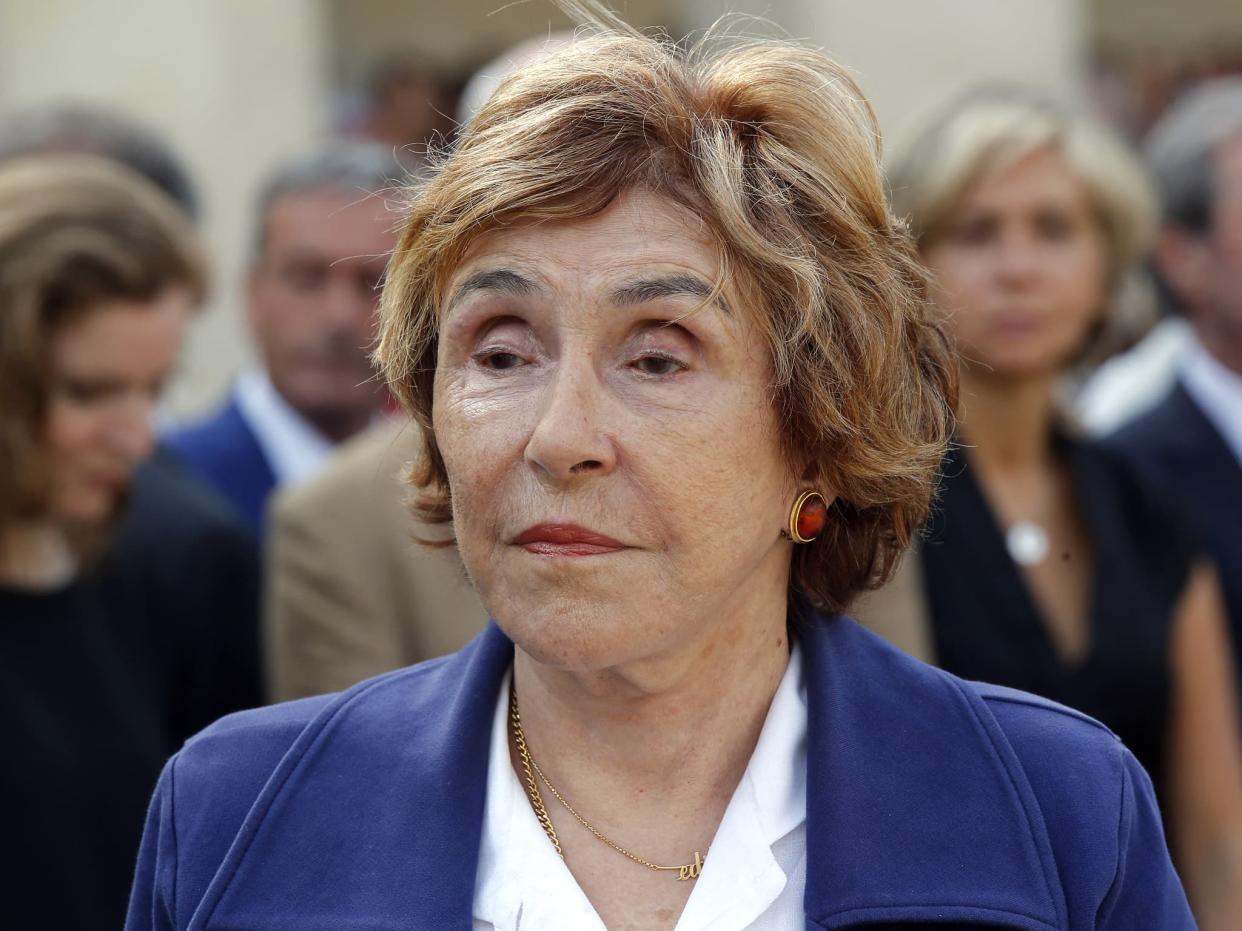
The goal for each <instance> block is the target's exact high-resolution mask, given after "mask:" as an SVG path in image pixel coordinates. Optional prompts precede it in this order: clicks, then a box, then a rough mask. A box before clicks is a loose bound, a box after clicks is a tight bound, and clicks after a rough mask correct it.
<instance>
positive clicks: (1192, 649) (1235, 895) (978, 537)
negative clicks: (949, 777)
mask: <svg viewBox="0 0 1242 931" xmlns="http://www.w3.org/2000/svg"><path fill="white" fill-rule="evenodd" d="M891 184H892V190H893V198H894V203H895V206H896V209H897V210H898V212H899V213H901V214H903V215H904V216H906V217H908V219H909V221H910V223H911V226H912V228H913V231H914V233H915V235H916V236H917V238H918V242H919V248H920V251H921V253H922V255H923V258H924V259H925V261H926V262H927V264H928V266H929V268H930V270H931V272H932V275H933V280H934V283H935V284H934V287H933V292H932V293H933V295H934V297H935V300H936V303H937V304H938V305H939V307H940V310H941V313H942V315H943V317H944V319H945V320H946V322H947V326H948V329H949V331H950V333H951V334H952V335H953V337H954V340H955V342H956V343H957V345H958V347H959V350H960V352H961V355H962V360H963V367H962V392H961V403H960V407H959V417H960V424H959V431H958V438H957V440H958V441H957V442H956V443H955V444H954V445H953V446H952V448H951V451H950V453H949V455H948V457H947V458H946V460H945V465H944V469H943V471H944V480H943V484H942V492H941V499H940V502H939V505H938V507H937V508H936V509H935V511H934V512H933V516H932V519H931V522H930V525H929V527H928V529H927V532H926V535H925V536H926V538H925V540H924V541H923V543H922V545H921V546H920V548H919V549H918V552H917V554H916V555H915V556H914V557H912V558H911V559H910V560H908V562H907V564H906V565H905V566H903V569H902V571H901V578H899V579H898V581H897V583H896V584H895V585H894V586H893V587H892V588H890V589H888V590H886V591H882V592H880V593H878V594H877V595H876V596H874V598H873V599H872V600H871V601H870V602H869V603H868V604H867V606H866V608H865V609H864V611H863V612H862V614H863V617H864V619H865V620H867V621H869V622H874V626H875V627H876V628H877V629H879V630H881V631H882V632H885V633H887V634H889V635H891V636H892V637H893V639H895V640H896V641H898V642H900V643H902V644H903V645H906V646H909V647H911V648H912V650H913V652H915V653H916V654H917V655H920V656H922V658H924V659H927V660H929V661H933V662H936V663H937V664H939V665H940V666H941V667H942V668H944V669H947V670H948V671H950V672H953V673H955V674H957V675H959V676H962V677H963V678H967V679H980V680H985V681H990V682H995V683H998V684H1001V685H1008V686H1012V687H1014V688H1019V689H1024V690H1027V691H1031V692H1034V693H1036V694H1040V695H1044V696H1046V697H1048V698H1052V699H1055V700H1056V701H1059V702H1063V703H1064V704H1066V705H1069V706H1070V707H1072V708H1075V709H1077V710H1079V711H1082V712H1085V713H1086V714H1089V715H1091V716H1093V717H1095V718H1098V719H1099V720H1100V721H1101V722H1103V723H1104V724H1105V725H1107V726H1108V727H1110V728H1111V729H1112V730H1113V731H1114V732H1115V733H1116V734H1117V735H1118V736H1120V737H1121V739H1122V740H1123V741H1124V742H1125V743H1126V745H1127V746H1128V747H1129V748H1130V750H1131V751H1133V752H1134V754H1135V755H1136V756H1137V757H1138V758H1139V760H1140V761H1141V762H1142V763H1143V765H1144V766H1145V767H1146V768H1147V770H1148V772H1149V773H1150V774H1151V776H1152V778H1153V780H1154V781H1155V786H1156V791H1157V796H1158V797H1159V798H1160V800H1161V803H1162V807H1163V809H1164V815H1165V821H1166V824H1167V825H1168V826H1169V829H1170V835H1171V838H1172V841H1173V844H1174V850H1175V852H1176V853H1177V855H1178V863H1179V865H1180V867H1181V868H1182V870H1183V871H1184V872H1183V878H1184V879H1185V880H1186V883H1187V888H1188V891H1189V892H1190V895H1191V899H1192V903H1193V904H1194V905H1195V907H1196V911H1197V913H1198V915H1199V918H1200V921H1201V922H1202V924H1203V926H1204V927H1205V928H1213V929H1217V928H1236V927H1238V925H1237V924H1236V921H1237V919H1238V916H1240V915H1242V755H1240V751H1239V743H1238V738H1239V734H1238V722H1237V719H1236V716H1235V714H1234V709H1235V708H1236V702H1235V698H1234V696H1235V691H1234V690H1235V683H1234V676H1233V671H1232V669H1231V663H1230V659H1229V649H1228V645H1227V641H1226V637H1225V627H1224V616H1223V613H1222V604H1221V596H1220V591H1219V584H1218V580H1217V578H1216V574H1215V570H1214V567H1213V566H1212V565H1211V564H1210V562H1209V561H1207V560H1206V559H1205V558H1204V556H1203V554H1202V553H1201V551H1200V549H1199V547H1198V545H1197V543H1196V541H1195V540H1194V539H1193V537H1192V535H1191V534H1190V532H1189V530H1188V527H1187V526H1186V524H1185V522H1184V519H1183V517H1182V515H1180V514H1179V513H1177V511H1176V510H1175V509H1174V507H1173V506H1172V504H1171V503H1170V501H1169V500H1168V499H1167V498H1166V496H1165V495H1164V494H1163V492H1162V491H1161V490H1160V489H1152V488H1148V487H1145V486H1144V485H1143V483H1142V482H1141V481H1140V480H1139V478H1138V476H1137V475H1136V474H1134V473H1133V472H1132V470H1131V469H1129V468H1128V467H1127V466H1126V464H1125V463H1124V462H1122V461H1121V460H1120V459H1119V458H1117V457H1115V456H1114V455H1112V454H1110V453H1109V452H1107V451H1106V450H1105V449H1103V448H1102V447H1101V446H1100V445H1099V444H1097V443H1096V442H1094V441H1093V440H1091V439H1090V438H1089V437H1087V436H1086V435H1085V434H1084V433H1083V432H1082V431H1081V430H1079V429H1078V428H1077V427H1076V426H1075V425H1074V423H1073V421H1072V418H1071V417H1070V416H1068V415H1067V414H1065V413H1064V412H1063V406H1062V404H1061V402H1060V395H1061V394H1062V393H1063V390H1064V387H1065V384H1064V383H1065V381H1066V380H1067V378H1068V377H1069V375H1070V373H1071V372H1072V370H1073V367H1074V366H1075V365H1076V364H1078V363H1080V362H1082V361H1083V360H1084V359H1090V358H1091V357H1092V356H1093V355H1094V356H1095V357H1097V358H1098V357H1099V356H1100V355H1103V354H1104V353H1105V352H1106V351H1107V349H1108V346H1109V344H1110V340H1113V339H1115V337H1116V336H1117V331H1118V329H1119V326H1120V325H1121V324H1122V323H1123V322H1124V320H1125V314H1126V312H1127V310H1128V309H1127V308H1126V307H1125V306H1123V305H1124V302H1125V300H1126V299H1127V297H1129V296H1131V295H1133V294H1134V293H1135V290H1134V289H1133V288H1132V287H1129V286H1130V285H1133V282H1134V276H1135V275H1136V274H1137V271H1138V266H1139V263H1140V261H1141V260H1142V258H1143V255H1144V250H1145V249H1146V247H1147V245H1148V243H1149V239H1150V234H1151V231H1152V225H1153V222H1154V204H1153V197H1152V194H1151V193H1150V191H1149V189H1148V186H1147V182H1146V180H1145V178H1144V176H1143V173H1142V170H1141V168H1140V167H1139V165H1138V163H1137V162H1136V160H1135V159H1134V157H1133V156H1131V155H1130V153H1129V152H1128V151H1127V150H1126V149H1125V147H1124V145H1123V144H1122V143H1121V142H1120V141H1119V140H1117V139H1115V138H1114V137H1113V136H1112V135H1111V134H1110V133H1108V132H1107V131H1106V130H1105V129H1104V128H1102V127H1100V126H1097V125H1095V124H1094V123H1092V122H1091V121H1089V120H1087V119H1086V118H1084V117H1080V116H1077V115H1075V114H1074V113H1072V112H1071V111H1069V110H1067V109H1065V108H1063V107H1061V106H1059V105H1058V104H1056V103H1054V102H1051V101H1049V100H1046V99H1044V98H1043V97H1042V96H1040V95H1038V94H1036V93H1034V92H1032V91H1028V90H1025V89H1023V88H1019V87H1005V86H1001V87H987V88H981V89H979V90H976V91H974V92H972V93H971V94H969V95H967V96H966V97H964V98H963V99H961V100H960V101H959V102H957V103H956V104H955V105H954V106H952V107H951V108H950V109H949V110H948V112H947V113H945V114H944V115H942V116H941V117H940V118H939V119H937V120H936V121H935V122H934V123H933V124H932V126H931V127H930V128H929V129H928V130H927V131H926V133H924V134H923V135H922V136H920V137H919V138H918V139H917V140H916V141H915V143H914V145H913V146H912V147H911V148H910V150H909V152H908V153H907V154H906V156H905V157H904V158H902V159H899V160H898V161H897V163H896V165H895V166H894V170H893V172H892V175H891Z"/></svg>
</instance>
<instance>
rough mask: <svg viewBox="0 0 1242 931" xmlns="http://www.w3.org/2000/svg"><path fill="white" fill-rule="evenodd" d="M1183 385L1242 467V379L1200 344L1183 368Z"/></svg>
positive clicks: (1193, 349)
mask: <svg viewBox="0 0 1242 931" xmlns="http://www.w3.org/2000/svg"><path fill="white" fill-rule="evenodd" d="M1181 374H1182V385H1183V386H1184V387H1185V389H1186V393H1187V394H1189V395H1190V397H1191V398H1192V399H1193V400H1194V402H1195V403H1196V404H1197V405H1199V410H1201V411H1203V414H1204V416H1205V417H1207V419H1208V420H1209V421H1210V422H1211V424H1212V426H1214V427H1215V428H1216V432H1217V433H1219V434H1220V435H1221V438H1222V439H1223V440H1224V441H1225V445H1226V446H1228V447H1229V448H1230V449H1231V450H1232V451H1233V456H1234V458H1235V459H1237V460H1238V464H1239V465H1242V375H1239V374H1238V373H1237V372H1235V371H1233V370H1232V369H1230V368H1228V367H1227V366H1225V365H1223V364H1222V363H1220V362H1218V361H1217V360H1216V358H1215V357H1214V356H1213V355H1212V354H1211V353H1210V352H1208V351H1207V350H1206V349H1204V348H1203V346H1201V345H1199V344H1198V343H1196V344H1195V346H1194V348H1192V349H1191V350H1190V352H1189V353H1188V354H1187V356H1186V359H1185V361H1184V363H1183V364H1182V373H1181Z"/></svg>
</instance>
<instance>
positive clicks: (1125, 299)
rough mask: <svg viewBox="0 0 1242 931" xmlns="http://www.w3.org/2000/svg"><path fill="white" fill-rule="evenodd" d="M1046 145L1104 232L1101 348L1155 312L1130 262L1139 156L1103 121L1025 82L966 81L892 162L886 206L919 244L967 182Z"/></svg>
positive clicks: (1138, 201)
mask: <svg viewBox="0 0 1242 931" xmlns="http://www.w3.org/2000/svg"><path fill="white" fill-rule="evenodd" d="M1049 148H1054V149H1055V150H1056V151H1057V152H1059V153H1060V155H1061V157H1062V158H1063V159H1064V161H1065V164H1066V165H1067V166H1068V167H1069V169H1070V171H1071V172H1073V174H1074V175H1075V177H1076V178H1077V179H1078V181H1079V182H1080V183H1081V184H1082V185H1083V187H1084V188H1085V189H1086V191H1087V194H1088V196H1089V197H1090V198H1091V201H1092V206H1093V207H1094V208H1095V213H1096V215H1097V217H1098V219H1099V222H1100V228H1101V231H1102V232H1103V234H1104V240H1105V244H1106V254H1107V265H1108V281H1107V282H1106V286H1107V288H1108V290H1109V305H1110V309H1109V312H1108V313H1107V314H1106V325H1105V326H1104V327H1103V328H1102V331H1101V333H1100V334H1099V335H1098V336H1097V339H1096V340H1095V342H1096V343H1098V344H1099V345H1094V346H1092V347H1090V352H1091V354H1093V355H1100V354H1107V350H1108V349H1115V348H1118V347H1117V346H1115V345H1113V344H1115V343H1116V342H1118V341H1124V339H1125V337H1126V336H1127V335H1130V334H1131V332H1132V331H1133V330H1135V329H1141V328H1142V327H1144V326H1145V325H1147V324H1149V323H1150V322H1151V320H1150V315H1151V314H1153V313H1154V304H1152V302H1151V299H1150V298H1151V295H1150V293H1149V291H1148V289H1147V288H1146V287H1145V281H1146V279H1145V278H1143V277H1141V276H1140V275H1139V264H1140V262H1141V260H1142V259H1143V258H1144V257H1145V256H1146V254H1147V250H1148V247H1149V246H1150V244H1151V241H1152V236H1153V235H1154V232H1155V222H1156V199H1155V194H1154V193H1153V191H1152V187H1151V184H1150V182H1149V181H1148V178H1147V175H1146V173H1145V172H1144V170H1143V166H1142V164H1141V163H1140V162H1139V160H1138V158H1137V157H1136V156H1135V155H1133V154H1132V153H1131V152H1130V150H1129V148H1128V147H1127V146H1126V144H1125V142H1123V141H1122V140H1121V139H1120V138H1118V137H1117V136H1116V135H1115V134H1114V133H1112V132H1111V131H1110V130H1108V129H1107V128H1106V127H1104V126H1103V125H1102V124H1100V123H1098V122H1096V121H1094V120H1091V119H1089V118H1087V117H1085V116H1082V115H1079V114H1077V113H1075V112H1074V111H1073V110H1071V109H1069V108H1068V107H1065V106H1063V105H1061V104H1059V103H1058V102H1056V101H1055V100H1052V99H1051V98H1048V97H1045V96H1043V95H1042V94H1040V93H1039V92H1037V91H1035V90H1032V89H1030V88H1026V87H1022V86H1017V85H1003V84H997V85H984V86H981V87H977V88H974V89H972V90H971V91H969V92H967V93H966V94H965V95H963V96H962V97H961V98H959V99H958V100H957V101H955V102H954V103H953V104H951V105H950V106H949V107H948V109H947V110H945V111H944V112H943V113H941V114H940V115H939V116H938V117H937V118H936V119H934V120H933V121H932V123H931V124H930V125H929V126H928V128H927V129H925V130H924V132H923V133H922V134H921V135H920V136H919V137H918V138H917V139H916V140H915V141H914V142H913V144H912V145H911V146H910V147H909V148H908V149H907V150H906V152H905V154H904V156H903V157H902V158H901V159H899V160H898V161H897V162H896V163H895V164H894V165H893V167H892V171H891V172H890V183H891V187H892V197H893V206H894V208H895V209H896V211H897V213H898V214H899V215H901V216H903V217H905V218H906V220H907V222H908V223H909V224H910V229H911V231H912V232H913V233H914V235H915V237H916V238H917V239H918V242H919V247H920V249H926V248H927V247H928V246H930V245H932V244H933V243H934V242H935V241H936V240H937V239H938V238H939V237H940V236H941V235H942V234H943V233H944V232H945V229H946V226H947V225H948V224H949V223H950V222H951V221H952V219H953V216H954V214H955V213H956V211H957V208H958V206H959V204H960V203H961V199H962V196H963V195H964V194H965V193H966V191H967V189H969V188H970V187H971V185H973V184H974V183H975V182H976V181H978V180H979V179H980V178H981V177H983V176H984V175H986V174H989V173H992V172H998V171H1004V170H1005V169H1006V168H1008V167H1010V166H1012V165H1014V164H1016V163H1017V162H1019V161H1021V160H1022V159H1024V158H1026V157H1028V156H1030V155H1033V154H1035V153H1037V152H1040V151H1042V150H1044V149H1049ZM1127 315H1129V316H1127Z"/></svg>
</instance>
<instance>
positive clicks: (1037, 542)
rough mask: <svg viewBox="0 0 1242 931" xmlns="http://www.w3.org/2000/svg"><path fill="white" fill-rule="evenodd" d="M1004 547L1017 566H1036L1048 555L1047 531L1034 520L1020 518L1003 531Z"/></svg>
mask: <svg viewBox="0 0 1242 931" xmlns="http://www.w3.org/2000/svg"><path fill="white" fill-rule="evenodd" d="M1005 548H1006V549H1008V550H1009V556H1010V557H1011V558H1012V559H1013V561H1014V562H1016V563H1017V564H1018V565H1019V566H1038V565H1039V564H1040V563H1041V562H1043V561H1044V559H1045V558H1047V556H1048V550H1049V548H1050V541H1049V540H1048V531H1046V530H1045V529H1044V528H1043V527H1041V526H1039V524H1037V523H1035V522H1034V521H1029V520H1020V521H1018V522H1017V523H1015V524H1013V525H1012V526H1011V527H1010V528H1009V530H1007V531H1006V532H1005Z"/></svg>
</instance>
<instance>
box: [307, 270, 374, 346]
mask: <svg viewBox="0 0 1242 931" xmlns="http://www.w3.org/2000/svg"><path fill="white" fill-rule="evenodd" d="M378 310H379V294H378V292H373V291H367V290H364V289H363V287H362V286H361V285H360V284H359V283H358V282H357V281H356V280H354V277H353V276H352V275H346V274H344V272H342V273H340V274H338V275H336V276H334V277H333V279H332V280H331V282H330V284H329V287H328V288H327V289H326V290H325V292H324V295H323V300H322V302H321V307H320V317H321V319H322V321H323V325H324V327H325V328H326V329H327V330H328V331H329V332H332V333H336V334H350V335H351V336H359V335H361V334H364V333H369V331H370V330H371V329H372V328H373V326H374V324H375V323H376V322H378Z"/></svg>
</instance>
